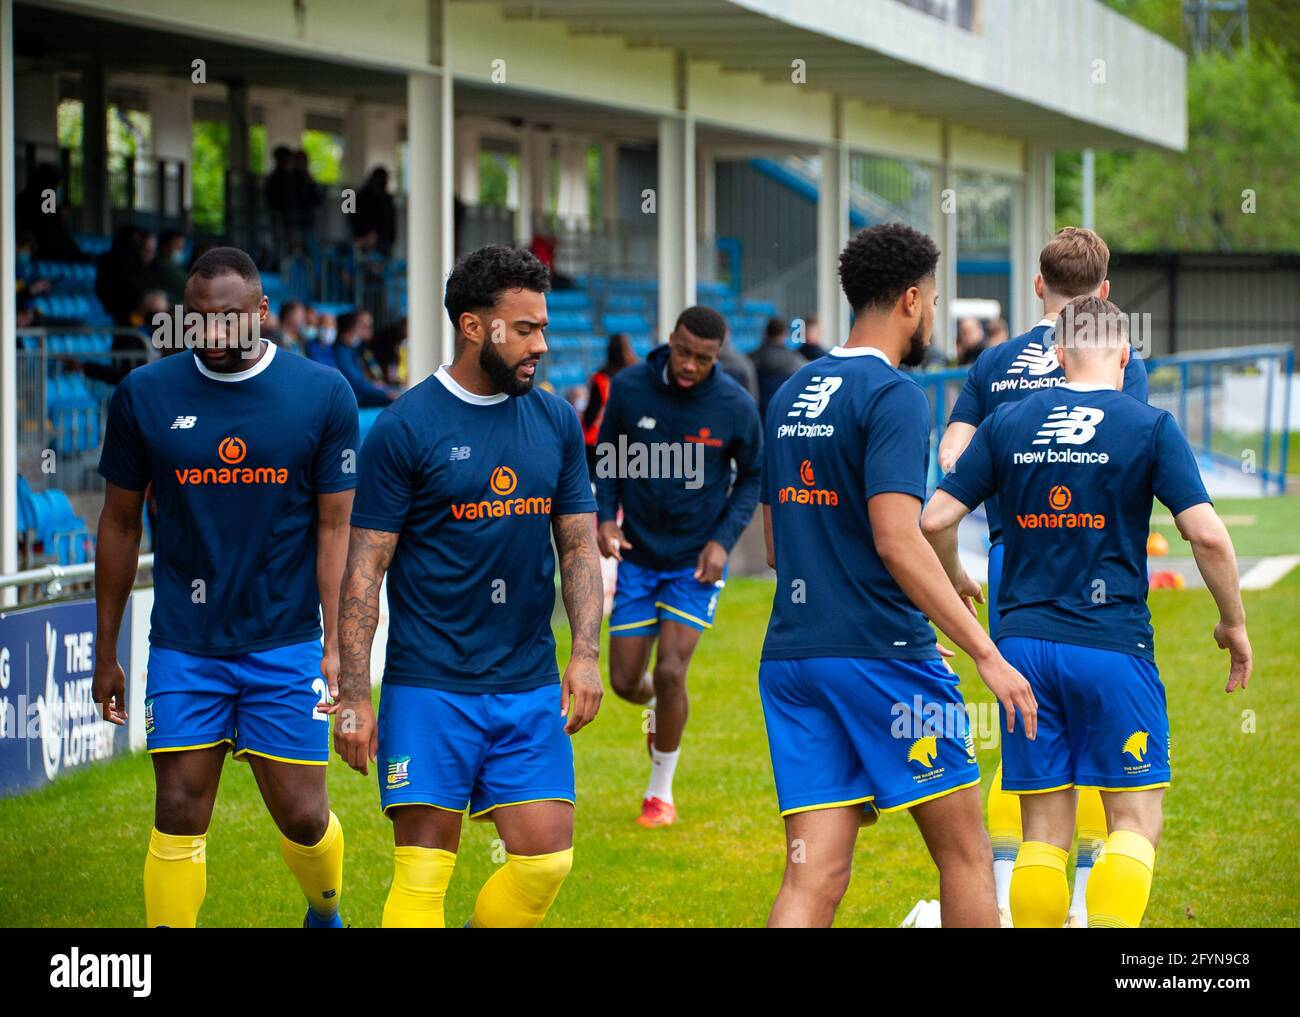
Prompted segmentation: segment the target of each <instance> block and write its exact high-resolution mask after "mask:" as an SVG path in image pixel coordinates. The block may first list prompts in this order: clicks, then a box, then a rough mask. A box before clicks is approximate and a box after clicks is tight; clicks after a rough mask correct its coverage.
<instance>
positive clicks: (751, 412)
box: [713, 364, 758, 420]
mask: <svg viewBox="0 0 1300 1017" xmlns="http://www.w3.org/2000/svg"><path fill="white" fill-rule="evenodd" d="M713 370H714V371H715V372H716V373H715V375H714V378H715V384H716V385H717V388H716V390H715V391H716V393H717V397H718V400H719V401H720V402H723V403H726V404H727V406H729V407H731V408H732V409H733V411H734V412H737V413H739V414H740V415H742V416H747V417H748V416H752V417H753V418H754V419H755V420H757V419H758V403H756V402H754V397H753V396H752V395H750V394H749V390H748V389H746V388H745V387H744V386H743V385H741V384H740V382H738V381H736V379H735V378H733V377H731V375H729V374H728V373H727V372H726V371H724V370H723V369H722V365H721V364H715V365H714V368H713Z"/></svg>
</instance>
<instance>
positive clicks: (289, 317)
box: [276, 300, 307, 356]
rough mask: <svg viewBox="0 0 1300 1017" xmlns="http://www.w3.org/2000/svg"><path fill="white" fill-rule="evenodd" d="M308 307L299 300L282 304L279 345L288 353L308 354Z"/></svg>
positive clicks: (277, 341) (277, 340)
mask: <svg viewBox="0 0 1300 1017" xmlns="http://www.w3.org/2000/svg"><path fill="white" fill-rule="evenodd" d="M306 327H307V308H306V307H305V306H304V305H303V304H302V302H301V301H298V300H286V301H284V302H283V303H282V304H281V305H280V334H279V336H278V337H277V339H276V343H277V345H278V346H279V347H280V348H281V349H283V350H284V351H285V352H287V353H296V354H298V355H299V356H306V355H307V338H306V336H304V335H303V330H304V329H305V328H306Z"/></svg>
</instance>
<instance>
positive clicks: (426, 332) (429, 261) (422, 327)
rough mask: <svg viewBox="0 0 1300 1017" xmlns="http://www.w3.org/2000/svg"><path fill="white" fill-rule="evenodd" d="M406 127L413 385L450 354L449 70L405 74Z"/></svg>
mask: <svg viewBox="0 0 1300 1017" xmlns="http://www.w3.org/2000/svg"><path fill="white" fill-rule="evenodd" d="M406 124H407V127H406V132H407V165H408V170H409V177H410V180H409V183H408V184H407V205H406V232H407V241H406V258H407V260H406V291H407V335H408V336H409V338H408V340H407V345H408V354H407V372H408V381H409V383H410V384H411V385H417V384H419V383H420V382H421V381H423V380H424V379H425V378H427V377H428V376H429V375H430V374H432V373H433V372H434V371H436V370H437V369H438V365H439V364H446V363H450V362H451V359H452V355H453V353H454V337H453V335H452V331H451V323H450V322H449V321H448V320H447V316H446V315H445V314H444V313H443V308H442V300H443V294H444V292H445V290H446V283H447V276H448V275H449V274H450V273H451V268H452V263H453V259H452V228H453V214H452V183H451V181H452V148H453V138H452V86H451V74H450V72H443V73H437V74H435V73H414V74H409V75H407V78H406Z"/></svg>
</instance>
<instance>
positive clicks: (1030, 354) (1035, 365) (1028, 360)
mask: <svg viewBox="0 0 1300 1017" xmlns="http://www.w3.org/2000/svg"><path fill="white" fill-rule="evenodd" d="M1060 366H1061V365H1060V364H1059V363H1058V362H1057V359H1056V347H1055V346H1048V347H1047V348H1046V349H1044V348H1043V347H1042V346H1041V345H1039V344H1038V343H1029V344H1027V345H1026V346H1025V348H1024V349H1023V350H1021V351H1020V354H1019V356H1017V357H1016V359H1015V360H1013V361H1012V362H1011V366H1010V367H1008V368H1007V374H1023V373H1024V372H1025V371H1028V372H1029V373H1030V374H1032V375H1035V376H1037V375H1043V374H1051V373H1052V372H1053V371H1055V370H1056V369H1057V368H1058V367H1060Z"/></svg>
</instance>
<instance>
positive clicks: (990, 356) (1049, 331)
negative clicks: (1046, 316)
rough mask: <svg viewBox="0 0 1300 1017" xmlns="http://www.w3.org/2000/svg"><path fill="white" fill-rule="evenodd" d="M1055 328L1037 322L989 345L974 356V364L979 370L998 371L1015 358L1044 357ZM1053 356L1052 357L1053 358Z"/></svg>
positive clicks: (1046, 354) (1047, 353) (1011, 362)
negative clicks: (1005, 339)
mask: <svg viewBox="0 0 1300 1017" xmlns="http://www.w3.org/2000/svg"><path fill="white" fill-rule="evenodd" d="M1054 334H1055V330H1054V329H1053V328H1052V326H1051V325H1049V324H1046V323H1044V322H1041V321H1040V322H1039V323H1038V324H1037V325H1035V326H1034V327H1033V328H1031V329H1030V330H1029V331H1028V332H1021V333H1020V334H1019V335H1017V336H1013V337H1012V338H1010V339H1008V340H1007V341H1006V342H1004V343H998V345H996V346H990V347H989V348H988V349H986V350H983V351H982V352H981V353H980V355H979V356H978V357H976V358H975V366H976V367H977V368H978V369H980V370H981V371H984V372H988V371H995V372H996V371H998V370H999V369H1001V368H1006V367H1010V366H1011V365H1012V364H1014V363H1015V362H1016V361H1017V360H1020V359H1022V358H1026V357H1039V358H1046V357H1047V356H1048V355H1049V351H1050V350H1051V349H1052V348H1053V345H1054V343H1053V341H1052V336H1053V335H1054ZM1054 359H1055V358H1054V357H1053V360H1054Z"/></svg>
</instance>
